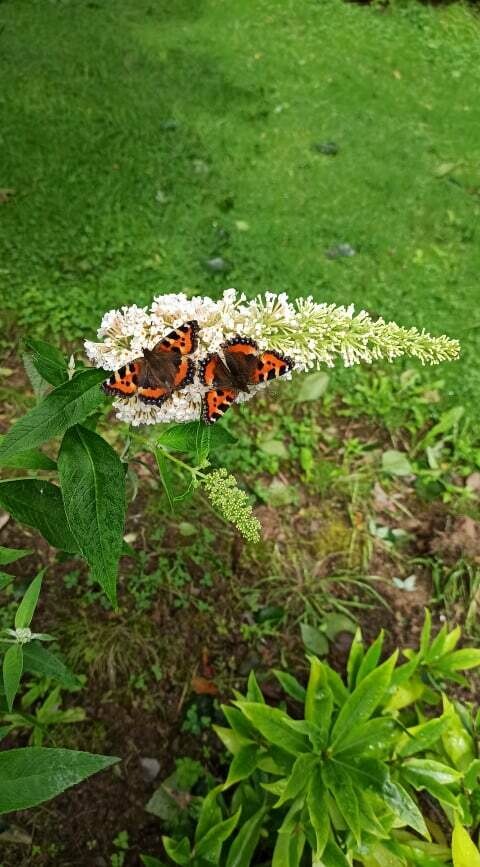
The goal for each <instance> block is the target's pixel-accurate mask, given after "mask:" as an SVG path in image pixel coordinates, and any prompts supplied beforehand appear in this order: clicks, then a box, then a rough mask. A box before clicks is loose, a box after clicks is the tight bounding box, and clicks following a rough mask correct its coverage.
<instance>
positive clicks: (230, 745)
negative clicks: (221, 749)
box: [212, 725, 255, 756]
mask: <svg viewBox="0 0 480 867" xmlns="http://www.w3.org/2000/svg"><path fill="white" fill-rule="evenodd" d="M212 728H213V730H214V732H215V734H217V735H218V737H219V738H220V740H221V741H222V743H223V744H224V746H226V748H227V750H228V751H229V753H232V755H234V756H236V755H237V753H239V752H240V750H241V749H242V747H246V746H249V745H251V744H252V739H251V738H246V737H244V736H243V735H240V734H238V732H236V731H235V730H234V729H229V728H226V727H225V726H216V725H214V726H212ZM252 731H253V733H254V730H252ZM254 734H255V733H254Z"/></svg>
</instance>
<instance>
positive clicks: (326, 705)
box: [305, 656, 333, 746]
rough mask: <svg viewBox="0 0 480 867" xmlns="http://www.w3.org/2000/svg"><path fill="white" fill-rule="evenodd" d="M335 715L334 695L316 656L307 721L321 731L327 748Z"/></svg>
mask: <svg viewBox="0 0 480 867" xmlns="http://www.w3.org/2000/svg"><path fill="white" fill-rule="evenodd" d="M332 713H333V693H332V690H331V689H330V687H329V686H328V683H327V675H326V670H325V668H324V666H323V665H322V663H321V662H320V660H319V659H317V658H316V657H315V656H314V657H311V658H310V675H309V678H308V685H307V693H306V697H305V719H306V720H307V721H308V722H311V723H313V724H314V725H316V726H317V728H318V730H319V737H320V741H321V742H322V745H323V746H326V744H327V741H328V733H329V731H330V724H331V720H332Z"/></svg>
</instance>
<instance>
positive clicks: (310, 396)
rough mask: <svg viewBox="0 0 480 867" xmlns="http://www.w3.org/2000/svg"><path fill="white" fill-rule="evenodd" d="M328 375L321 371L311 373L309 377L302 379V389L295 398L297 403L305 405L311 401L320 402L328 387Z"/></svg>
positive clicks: (299, 389) (300, 388)
mask: <svg viewBox="0 0 480 867" xmlns="http://www.w3.org/2000/svg"><path fill="white" fill-rule="evenodd" d="M329 378H330V377H329V375H328V373H325V371H324V370H320V371H319V372H318V373H311V374H310V375H309V376H304V377H303V378H302V381H301V384H300V387H299V388H298V390H297V393H296V396H295V403H304V402H305V401H310V400H319V398H321V397H322V395H323V394H325V391H326V389H327V386H328V380H329Z"/></svg>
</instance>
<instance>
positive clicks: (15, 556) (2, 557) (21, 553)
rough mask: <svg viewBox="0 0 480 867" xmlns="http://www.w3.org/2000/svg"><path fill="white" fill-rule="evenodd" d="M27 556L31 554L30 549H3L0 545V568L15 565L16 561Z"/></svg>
mask: <svg viewBox="0 0 480 867" xmlns="http://www.w3.org/2000/svg"><path fill="white" fill-rule="evenodd" d="M29 554H33V551H32V549H31V548H22V549H20V548H3V547H2V545H0V566H8V565H9V563H15V561H16V560H21V559H22V557H28V555H29Z"/></svg>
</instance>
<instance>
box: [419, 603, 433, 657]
mask: <svg viewBox="0 0 480 867" xmlns="http://www.w3.org/2000/svg"><path fill="white" fill-rule="evenodd" d="M431 634H432V615H431V613H430V611H429V609H428V608H426V609H425V620H424V621H423V626H422V634H421V636H420V654H421V656H425V654H426V653H427V650H428V648H429V645H430V635H431Z"/></svg>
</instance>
